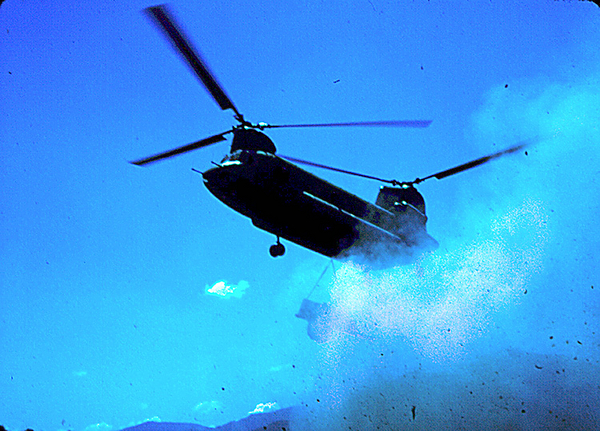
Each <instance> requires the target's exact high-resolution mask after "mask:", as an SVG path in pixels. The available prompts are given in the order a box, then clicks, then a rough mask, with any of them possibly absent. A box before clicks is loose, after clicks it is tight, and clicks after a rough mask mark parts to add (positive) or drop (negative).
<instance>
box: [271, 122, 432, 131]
mask: <svg viewBox="0 0 600 431" xmlns="http://www.w3.org/2000/svg"><path fill="white" fill-rule="evenodd" d="M430 124H431V120H408V121H354V122H350V123H319V124H279V125H277V124H261V125H260V127H261V129H278V128H283V127H355V126H359V127H427V126H429V125H430Z"/></svg>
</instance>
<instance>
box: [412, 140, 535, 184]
mask: <svg viewBox="0 0 600 431" xmlns="http://www.w3.org/2000/svg"><path fill="white" fill-rule="evenodd" d="M529 144H530V142H521V143H519V144H517V145H514V146H512V147H510V148H507V149H506V150H502V151H499V152H497V153H494V154H490V155H489V156H485V157H480V158H479V159H475V160H472V161H470V162H467V163H463V164H462V165H458V166H456V167H454V168H450V169H446V170H445V171H441V172H438V173H437V174H433V175H429V176H428V177H425V178H417V179H416V180H414V181H412V182H411V183H409V184H419V183H421V182H423V181H425V180H428V179H430V178H437V179H438V180H441V179H442V178H446V177H449V176H451V175H454V174H458V173H459V172H463V171H466V170H468V169H472V168H474V167H477V166H480V165H483V164H484V163H487V162H489V161H492V160H494V159H497V158H498V157H502V156H504V155H506V154H511V153H514V152H517V151H519V150H521V149H523V148H525V147H526V146H527V145H529Z"/></svg>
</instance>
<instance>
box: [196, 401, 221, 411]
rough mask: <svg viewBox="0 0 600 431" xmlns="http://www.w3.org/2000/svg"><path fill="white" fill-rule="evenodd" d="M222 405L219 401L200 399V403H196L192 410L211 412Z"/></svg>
mask: <svg viewBox="0 0 600 431" xmlns="http://www.w3.org/2000/svg"><path fill="white" fill-rule="evenodd" d="M221 407H222V405H221V403H220V402H219V401H215V400H212V401H202V402H201V403H198V404H196V407H194V410H195V411H197V412H199V413H211V412H213V411H215V410H219V409H220V408H221Z"/></svg>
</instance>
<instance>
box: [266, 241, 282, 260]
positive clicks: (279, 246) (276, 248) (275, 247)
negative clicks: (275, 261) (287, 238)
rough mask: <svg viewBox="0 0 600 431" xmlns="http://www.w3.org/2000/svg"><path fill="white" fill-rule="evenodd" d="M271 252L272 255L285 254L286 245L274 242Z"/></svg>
mask: <svg viewBox="0 0 600 431" xmlns="http://www.w3.org/2000/svg"><path fill="white" fill-rule="evenodd" d="M269 253H270V254H271V256H272V257H279V256H283V255H284V254H285V247H284V246H283V244H282V243H280V242H279V241H277V244H273V245H272V246H271V247H270V248H269Z"/></svg>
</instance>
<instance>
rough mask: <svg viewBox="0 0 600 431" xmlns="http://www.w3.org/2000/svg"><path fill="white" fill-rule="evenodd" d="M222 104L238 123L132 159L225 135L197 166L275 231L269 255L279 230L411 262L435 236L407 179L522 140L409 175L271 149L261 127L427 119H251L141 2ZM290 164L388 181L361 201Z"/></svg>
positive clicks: (161, 14) (346, 252) (167, 16)
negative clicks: (216, 153)
mask: <svg viewBox="0 0 600 431" xmlns="http://www.w3.org/2000/svg"><path fill="white" fill-rule="evenodd" d="M145 12H146V13H147V15H148V16H149V17H150V18H151V20H152V21H154V23H155V24H156V25H157V26H158V28H159V29H160V30H161V31H162V32H163V34H164V36H165V37H166V38H167V39H168V40H169V41H170V42H171V43H172V45H173V47H174V48H175V50H176V52H178V53H179V55H181V57H182V58H183V59H184V60H185V62H186V63H187V64H188V66H189V67H190V68H191V70H192V72H193V73H194V74H195V75H196V76H197V77H198V79H200V81H201V82H202V84H203V85H204V87H205V88H206V90H207V91H208V92H209V94H210V95H211V96H212V97H213V99H214V100H215V102H216V103H217V104H218V105H219V107H220V108H221V109H222V110H228V109H230V110H232V111H233V112H234V118H235V120H237V122H238V123H239V124H237V125H235V126H233V127H232V128H231V129H230V130H227V131H225V132H222V133H219V134H217V135H213V136H210V137H208V138H205V139H201V140H199V141H197V142H193V143H191V144H187V145H184V146H181V147H177V148H174V149H172V150H169V151H165V152H162V153H159V154H156V155H153V156H150V157H146V158H143V159H140V160H136V161H133V162H131V163H133V164H134V165H138V166H143V165H147V164H150V163H154V162H157V161H159V160H163V159H166V158H169V157H173V156H176V155H180V154H183V153H186V152H188V151H192V150H196V149H199V148H203V147H206V146H208V145H212V144H215V143H218V142H221V141H225V140H226V139H225V136H226V135H228V134H232V135H233V139H232V142H231V148H230V151H229V154H227V155H226V156H225V157H224V159H223V160H222V161H221V162H220V163H218V164H217V163H215V165H216V166H215V167H212V168H210V169H208V170H206V171H204V172H199V171H196V172H199V173H201V174H202V177H203V179H204V185H205V186H206V188H207V189H208V190H209V191H210V192H211V193H212V194H213V195H214V196H216V197H217V199H219V200H220V201H222V202H223V203H225V204H226V205H227V206H229V207H231V208H232V209H234V210H235V211H237V212H239V213H241V214H242V215H244V216H246V217H249V218H250V219H251V220H252V223H253V224H254V226H256V227H257V228H259V229H262V230H265V231H267V232H269V233H271V234H273V235H275V236H276V238H277V240H276V243H275V244H274V245H272V246H271V247H270V249H269V252H270V254H271V256H273V257H278V256H282V255H283V254H284V253H285V247H284V245H283V244H282V243H281V241H280V239H281V238H284V239H287V240H288V241H291V242H294V243H296V244H298V245H300V246H302V247H305V248H307V249H310V250H313V251H315V252H317V253H320V254H322V255H324V256H327V257H330V258H335V259H340V260H345V259H349V258H352V259H357V258H358V260H359V261H360V260H362V261H363V262H365V263H367V264H368V263H374V264H378V265H380V264H381V263H382V262H387V265H386V266H389V265H398V264H407V263H411V262H414V261H415V260H416V259H417V257H418V256H419V255H421V254H422V253H423V252H424V251H428V250H434V249H435V248H437V246H438V243H437V241H436V240H435V239H433V238H432V237H431V236H430V235H429V234H428V233H427V230H426V222H427V216H426V214H425V201H424V199H423V197H422V196H421V194H420V193H419V192H418V191H417V190H416V188H415V187H414V186H415V185H417V184H419V183H421V182H423V181H425V180H428V179H430V178H437V179H442V178H446V177H448V176H451V175H454V174H457V173H459V172H462V171H465V170H467V169H471V168H474V167H476V166H479V165H481V164H483V163H486V162H488V161H490V160H492V159H495V158H498V157H500V156H502V155H505V154H509V153H514V152H516V151H518V150H520V149H521V148H523V147H524V146H525V144H519V145H515V146H513V147H510V148H508V149H505V150H503V151H500V152H497V153H494V154H491V155H488V156H485V157H481V158H479V159H476V160H473V161H470V162H468V163H464V164H462V165H459V166H456V167H453V168H450V169H447V170H444V171H441V172H438V173H436V174H433V175H429V176H427V177H424V178H417V179H415V180H413V181H397V180H386V179H382V178H378V177H374V176H370V175H364V174H360V173H356V172H350V171H346V170H343V169H338V168H333V167H330V166H325V165H320V164H318V163H313V162H308V161H305V160H300V159H295V158H292V157H286V156H280V155H277V154H276V148H275V144H274V143H273V141H272V140H271V139H270V138H269V137H268V136H267V135H266V134H264V133H263V131H264V130H265V129H274V128H285V127H287V128H291V127H360V126H362V127H417V128H424V127H427V126H429V124H430V123H431V121H428V120H412V121H372V122H349V123H323V124H284V125H273V124H267V123H262V122H261V123H257V124H254V123H251V122H249V121H247V120H246V119H245V118H244V116H243V115H242V114H241V113H240V112H239V111H238V109H237V108H236V106H235V105H234V104H233V102H232V101H231V99H230V98H229V97H228V96H227V94H226V93H225V90H224V89H223V87H222V86H221V85H220V84H219V83H218V82H217V80H216V79H215V77H214V75H213V74H212V73H211V71H210V70H209V68H208V66H207V65H206V63H205V62H204V60H203V59H202V57H201V56H200V54H199V53H198V51H197V50H195V49H194V48H193V47H192V44H191V43H190V41H189V38H187V37H186V36H185V35H184V33H183V32H182V30H181V29H180V27H179V26H178V25H177V23H176V21H175V19H174V17H173V15H172V13H170V11H169V9H168V8H167V6H166V5H159V6H153V7H149V8H147V9H145ZM292 162H294V163H298V164H304V165H309V166H313V167H318V168H323V169H329V170H333V171H336V172H341V173H345V174H350V175H355V176H359V177H363V178H368V179H372V180H377V181H380V182H383V183H387V184H389V186H382V187H381V188H380V191H379V194H378V196H377V199H376V201H375V203H374V204H373V203H370V202H367V201H365V200H363V199H361V198H359V197H358V196H355V195H353V194H352V193H349V192H348V191H346V190H343V189H341V188H339V187H337V186H334V185H333V184H331V183H329V182H327V181H325V180H323V179H321V178H319V177H317V176H316V175H313V174H311V173H309V172H307V171H305V170H303V169H301V168H300V167H299V166H298V165H296V164H294V163H292Z"/></svg>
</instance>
